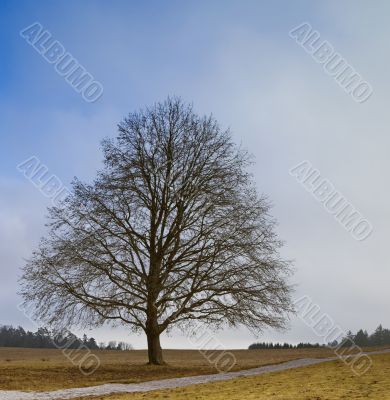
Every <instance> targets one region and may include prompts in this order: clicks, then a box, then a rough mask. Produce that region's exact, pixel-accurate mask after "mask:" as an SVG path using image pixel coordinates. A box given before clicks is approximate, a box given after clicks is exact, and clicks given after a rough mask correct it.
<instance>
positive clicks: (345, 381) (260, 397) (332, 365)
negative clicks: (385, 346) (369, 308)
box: [79, 354, 390, 400]
mask: <svg viewBox="0 0 390 400" xmlns="http://www.w3.org/2000/svg"><path fill="white" fill-rule="evenodd" d="M372 360H373V366H372V367H371V369H370V370H369V371H368V372H367V373H366V374H364V375H363V376H361V377H358V376H356V375H355V374H354V373H353V372H352V371H351V369H350V368H349V367H348V366H346V365H345V364H344V363H343V362H342V361H335V362H327V363H323V364H319V365H316V366H309V367H304V368H298V369H295V370H288V371H284V372H275V373H270V374H266V375H261V376H257V377H250V378H239V379H235V380H231V381H226V382H215V383H209V384H205V385H194V386H188V387H186V388H179V389H173V390H172V389H169V390H161V391H155V392H149V393H134V394H122V395H111V396H103V397H94V400H145V399H154V400H162V399H164V400H166V399H168V400H169V399H170V400H226V399H229V400H270V399H271V400H360V399H371V400H389V399H390V354H385V355H374V356H372ZM79 400H87V399H86V398H84V399H79Z"/></svg>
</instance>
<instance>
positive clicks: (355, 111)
mask: <svg viewBox="0 0 390 400" xmlns="http://www.w3.org/2000/svg"><path fill="white" fill-rule="evenodd" d="M389 11H390V5H389V3H388V2H387V1H380V0H377V1H375V2H368V1H359V0H358V1H352V0H342V1H318V2H313V1H294V2H290V1H287V0H285V1H281V0H276V1H250V0H249V1H238V0H237V1H231V0H227V1H225V0H224V1H222V0H220V1H218V0H214V1H203V0H197V1H185V2H183V1H164V2H160V1H144V2H135V1H115V0H114V1H110V2H108V1H90V0H84V1H82V2H81V1H72V0H71V1H66V2H65V1H62V2H60V1H18V2H15V1H5V0H0V52H1V58H0V149H1V157H0V221H1V223H0V256H1V258H0V276H1V279H0V324H12V325H22V326H24V327H25V328H28V329H35V325H34V323H33V321H30V320H29V319H28V318H27V317H26V316H25V315H23V313H21V312H20V311H19V310H18V309H17V305H18V304H19V303H20V301H21V299H20V297H19V296H18V294H17V292H18V289H19V285H18V278H19V277H20V274H21V267H22V266H23V264H24V260H25V259H26V258H28V257H29V256H30V255H31V252H32V251H33V249H34V248H36V246H37V244H38V242H39V239H40V237H41V236H42V235H44V234H45V232H46V228H45V222H46V208H47V207H48V206H50V205H51V201H52V200H51V198H50V197H48V196H45V195H44V194H43V193H42V190H40V188H39V187H37V185H34V184H33V183H32V182H31V181H30V180H29V179H26V177H25V176H24V175H23V173H21V172H20V171H19V170H18V168H17V166H18V165H19V164H20V163H22V162H23V161H25V160H26V159H29V158H31V157H35V159H38V160H39V162H40V163H42V165H45V166H46V167H47V169H48V171H47V176H48V177H53V176H54V177H56V179H58V181H59V182H61V185H63V187H64V188H67V187H69V185H70V182H71V181H72V179H73V177H75V176H77V177H78V178H80V179H82V180H85V181H89V180H91V179H93V176H94V173H95V171H96V170H97V169H98V168H100V167H101V162H102V154H101V151H100V141H101V140H102V139H103V138H105V137H114V136H115V135H116V133H117V132H116V129H117V128H116V126H117V124H118V123H119V122H120V121H121V119H122V118H123V117H125V116H126V115H127V114H128V113H129V112H133V111H135V110H138V109H139V108H142V107H144V106H148V105H151V104H153V103H155V102H156V101H161V100H164V99H165V98H166V97H167V96H169V95H171V96H172V95H176V96H180V97H182V99H183V100H185V101H187V102H191V103H193V105H194V109H195V111H196V112H198V113H199V114H210V113H213V115H214V116H215V118H216V119H217V120H218V121H219V122H220V124H221V125H222V126H223V127H225V128H230V129H231V131H232V133H233V138H234V140H235V141H236V142H237V143H241V144H242V146H243V147H245V148H247V149H248V150H249V151H250V152H251V153H252V154H253V155H254V156H255V160H256V163H255V165H254V166H253V167H252V172H253V174H254V178H255V180H256V186H257V188H258V191H259V192H260V193H264V194H266V195H267V196H268V197H269V199H270V200H271V201H272V204H273V209H272V215H273V216H274V217H275V218H276V219H277V220H278V227H277V231H278V234H279V236H280V237H281V239H282V240H283V241H284V242H285V246H284V247H283V249H282V255H283V257H285V258H288V259H291V260H293V261H294V275H293V276H292V278H291V283H292V284H294V285H295V293H294V298H296V299H299V298H301V297H302V296H308V298H310V299H311V301H312V302H313V304H316V305H318V307H319V308H320V313H321V315H328V316H329V318H331V320H332V321H334V324H336V325H338V326H341V327H342V328H343V329H351V330H352V331H357V330H358V329H360V328H364V329H367V330H369V331H372V330H374V329H375V328H376V326H377V325H379V324H380V323H382V324H383V325H384V326H386V327H390V315H389V313H388V305H389V300H390V292H389V290H388V282H389V280H390V268H389V261H388V259H389V255H388V253H389V252H388V240H389V228H388V227H389V222H390V211H389V207H388V203H389V199H390V190H389V188H388V181H389V177H390V176H389V175H390V172H389V171H390V168H389V167H390V158H389V157H388V152H389V148H390V137H389V132H388V129H389V128H388V127H389V126H390V124H389V119H390V113H389V112H388V110H387V109H386V107H387V105H388V93H389V91H390V78H389V75H388V65H389V61H390V52H389V50H390V43H389V41H388V37H389V33H390V26H389V24H388V15H389ZM34 23H38V24H40V26H42V27H43V29H44V30H46V31H48V32H49V34H50V37H51V38H52V40H53V41H54V40H56V41H58V42H59V43H60V44H61V45H62V47H63V48H64V49H66V51H67V52H68V53H69V54H71V55H72V56H73V57H74V59H76V60H77V61H78V63H79V65H82V66H83V67H84V68H85V70H86V71H87V72H88V73H89V74H90V75H91V76H93V78H94V79H95V80H96V81H97V82H99V83H100V84H101V87H102V89H103V93H102V95H101V97H100V98H98V99H97V100H96V101H94V102H88V101H85V98H84V97H83V95H82V93H79V92H77V91H76V90H74V88H73V87H72V86H71V85H70V84H69V83H68V82H67V81H66V79H65V78H64V76H61V75H59V74H58V73H57V71H56V69H55V66H54V65H53V64H51V63H49V62H48V61H47V60H46V59H45V58H44V57H43V56H42V55H41V54H40V53H39V52H38V51H36V49H35V48H34V46H33V45H31V44H30V43H29V42H28V40H26V39H25V38H24V37H22V35H21V34H20V32H21V31H24V30H25V29H26V28H27V27H29V26H31V25H32V24H34ZM303 23H307V24H310V26H311V27H312V30H313V31H316V32H318V33H319V35H320V38H321V42H322V41H327V42H329V43H330V44H331V45H332V47H333V48H334V49H335V51H337V52H338V54H340V55H341V56H342V58H343V59H344V60H347V62H348V65H350V66H351V67H352V68H353V70H354V71H357V73H358V74H359V76H360V77H362V79H363V80H364V81H365V82H368V83H369V85H370V87H372V94H371V96H370V97H369V98H368V99H367V100H366V101H364V102H357V101H355V100H354V98H353V96H351V94H348V93H347V92H346V90H344V89H343V88H342V87H340V85H339V84H338V83H337V82H336V81H335V78H334V77H332V76H330V75H329V74H327V73H326V71H325V70H324V68H323V65H321V63H319V62H316V61H315V60H314V59H313V56H312V54H309V53H310V52H309V51H308V50H305V49H304V48H303V47H302V46H301V45H300V44H299V43H297V41H296V40H295V39H294V38H292V37H291V35H289V32H290V31H291V30H293V29H294V28H295V27H297V26H299V25H301V24H303ZM305 160H307V162H308V163H310V165H311V166H312V168H314V169H316V170H318V171H319V173H320V175H321V177H323V178H326V179H327V180H328V181H329V182H331V184H332V186H333V187H334V188H335V189H336V190H337V191H338V192H340V193H342V194H343V196H345V198H346V199H348V202H349V203H350V204H351V205H353V207H354V208H356V209H357V210H359V212H360V213H361V215H362V216H363V217H364V218H365V219H366V220H367V221H369V223H370V224H371V226H372V228H373V231H372V233H371V235H369V236H368V237H367V238H366V239H365V240H360V241H358V240H355V238H354V237H353V235H351V232H348V230H347V229H345V227H343V226H342V224H340V223H339V222H338V221H337V220H336V219H335V217H334V216H333V215H331V214H330V213H329V212H328V211H327V210H326V209H325V208H324V205H323V204H322V203H321V202H320V201H319V200H318V199H317V198H316V197H315V196H314V195H313V193H311V192H310V191H309V190H307V189H306V188H305V187H304V186H303V185H302V184H301V183H300V182H299V181H298V179H297V178H296V177H294V176H292V174H291V173H290V172H289V171H290V170H291V168H292V167H294V166H296V165H297V164H299V163H301V162H303V161H305ZM38 186H39V185H38ZM75 332H76V333H78V331H77V330H75ZM86 333H87V334H88V335H93V336H94V337H95V338H96V339H97V340H98V341H103V340H104V341H108V340H111V339H112V340H125V341H127V342H130V343H132V344H133V345H134V346H135V348H145V347H146V341H145V338H144V336H143V335H140V336H137V335H134V334H130V333H129V330H128V329H126V327H115V328H111V327H102V328H99V329H97V330H93V331H87V332H86ZM216 338H217V339H218V340H219V341H220V342H221V343H222V344H223V345H224V346H226V347H228V348H246V347H247V346H248V345H249V344H250V343H252V342H253V341H255V340H261V341H271V340H272V341H288V342H291V343H297V342H299V341H311V342H317V341H321V338H319V336H318V334H317V333H316V331H315V330H314V329H313V328H312V327H311V326H310V324H308V322H307V321H303V320H302V318H300V317H299V315H297V316H294V317H291V320H290V321H289V329H288V330H286V331H284V332H278V331H274V330H265V331H264V332H263V334H262V335H261V336H260V337H257V338H256V337H254V335H253V333H251V332H249V331H248V330H247V329H246V328H239V329H234V330H233V329H225V330H222V331H220V332H218V333H217V334H216ZM162 345H163V347H165V348H189V347H194V345H193V344H192V343H191V342H190V341H188V339H187V338H186V336H185V334H183V333H180V332H177V331H174V332H172V334H171V335H170V336H166V335H164V337H163V338H162Z"/></svg>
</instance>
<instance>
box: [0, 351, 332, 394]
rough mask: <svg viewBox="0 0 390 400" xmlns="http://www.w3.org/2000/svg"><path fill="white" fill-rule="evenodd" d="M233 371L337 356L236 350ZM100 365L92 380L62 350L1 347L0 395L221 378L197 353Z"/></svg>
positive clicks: (140, 356) (111, 355) (115, 356)
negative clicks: (155, 362)
mask: <svg viewBox="0 0 390 400" xmlns="http://www.w3.org/2000/svg"><path fill="white" fill-rule="evenodd" d="M232 353H233V354H234V355H235V357H236V359H237V364H236V365H235V367H234V368H233V370H239V369H247V368H253V367H257V366H262V365H267V364H277V363H281V362H284V361H289V360H294V359H298V358H320V357H329V356H333V355H334V354H333V353H332V351H331V350H329V349H302V350H296V349H292V350H237V351H232ZM94 354H96V356H97V357H98V358H99V359H100V361H101V366H100V367H99V368H98V369H97V370H96V371H95V372H94V373H93V374H91V375H89V376H84V375H83V374H81V372H80V370H79V368H78V366H77V365H72V363H71V362H70V361H69V360H67V358H66V357H65V356H64V355H63V354H62V352H61V350H54V349H53V350H42V349H13V348H0V390H34V391H43V390H55V389H62V388H74V387H85V386H93V385H100V384H104V383H137V382H143V381H148V380H155V379H164V378H172V377H180V376H191V375H201V374H212V373H216V372H217V371H216V370H215V368H214V366H213V365H210V363H209V362H208V361H207V360H206V359H205V358H204V357H203V356H202V354H201V353H199V352H198V351H196V350H165V351H164V357H165V360H166V361H167V365H166V366H163V367H158V366H157V367H153V366H148V365H146V362H147V352H146V351H143V350H134V351H125V352H120V351H106V350H104V351H95V352H94Z"/></svg>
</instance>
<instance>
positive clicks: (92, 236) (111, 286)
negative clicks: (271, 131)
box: [21, 98, 292, 364]
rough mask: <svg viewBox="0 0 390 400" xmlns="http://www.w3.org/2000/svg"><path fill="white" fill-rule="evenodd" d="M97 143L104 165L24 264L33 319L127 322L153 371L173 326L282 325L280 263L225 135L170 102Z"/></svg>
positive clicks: (286, 289)
mask: <svg viewBox="0 0 390 400" xmlns="http://www.w3.org/2000/svg"><path fill="white" fill-rule="evenodd" d="M102 147H103V152H104V161H105V164H104V168H103V169H102V170H101V171H99V172H98V174H97V177H96V179H95V181H94V182H93V183H92V184H86V183H82V182H80V181H79V180H77V179H76V180H75V181H74V182H73V191H72V194H71V195H70V196H69V197H68V198H67V199H66V200H65V201H64V203H63V204H62V205H61V206H59V207H54V208H51V209H50V210H49V217H50V221H49V234H48V235H47V237H46V238H44V239H42V241H41V244H40V246H39V248H38V250H37V251H35V252H34V254H33V256H32V257H31V259H30V260H29V261H28V262H27V264H26V266H25V267H24V271H23V277H22V279H21V281H22V290H21V292H22V295H23V296H24V299H25V301H26V302H27V303H32V304H34V306H35V309H36V316H37V317H38V316H39V318H41V319H43V320H46V321H47V322H48V323H51V324H57V325H58V324H60V323H62V324H67V325H72V324H73V325H77V324H78V325H89V326H97V325H101V324H104V323H107V322H112V323H114V322H115V321H117V322H118V321H119V322H120V323H123V324H128V326H129V327H131V328H132V329H133V330H134V331H144V332H145V334H146V336H147V342H148V353H149V362H150V363H152V364H162V363H163V357H162V350H161V346H160V335H161V333H162V332H164V331H166V330H167V329H169V328H170V327H172V326H174V325H175V326H179V327H181V328H183V327H185V326H186V324H188V323H191V321H192V322H194V320H201V321H204V322H206V323H208V324H210V325H212V326H214V327H215V328H218V327H220V326H221V325H223V324H226V325H229V326H238V325H244V326H248V327H251V328H254V329H259V330H261V329H262V328H263V327H268V326H270V327H277V328H281V327H283V326H284V324H285V321H286V316H287V314H288V313H289V311H291V308H292V307H291V300H290V286H289V285H288V284H287V283H286V282H287V276H288V274H289V273H290V265H289V262H287V261H285V260H283V259H282V258H281V257H280V255H279V252H278V251H279V247H280V246H281V243H280V241H279V240H278V238H277V236H276V234H275V229H274V226H275V222H274V220H273V218H271V217H270V215H269V209H270V206H269V203H268V201H267V200H266V198H264V197H261V196H258V194H257V192H256V189H255V187H254V183H253V179H252V176H251V174H250V173H248V166H249V164H250V162H251V160H250V157H249V155H248V153H247V152H246V151H244V150H242V149H241V148H240V147H238V146H236V145H235V144H234V143H233V141H232V139H231V136H230V133H229V132H228V131H223V130H221V128H220V126H219V125H218V123H217V122H216V121H215V119H214V118H213V117H199V116H198V115H196V114H195V113H194V111H193V109H192V107H191V106H189V105H186V104H184V103H183V102H182V101H181V100H180V99H176V98H174V99H168V100H166V101H165V102H163V103H159V104H157V105H155V106H153V107H151V108H148V109H146V110H144V111H140V112H137V113H133V114H130V115H129V116H128V118H126V119H124V121H123V122H122V123H120V124H119V136H118V137H117V138H116V139H115V140H105V141H103V144H102Z"/></svg>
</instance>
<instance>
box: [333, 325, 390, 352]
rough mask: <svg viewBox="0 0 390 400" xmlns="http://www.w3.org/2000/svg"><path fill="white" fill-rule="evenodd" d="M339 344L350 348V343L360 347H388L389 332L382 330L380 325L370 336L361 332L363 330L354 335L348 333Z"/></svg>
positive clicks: (389, 343) (389, 342) (389, 341)
mask: <svg viewBox="0 0 390 400" xmlns="http://www.w3.org/2000/svg"><path fill="white" fill-rule="evenodd" d="M341 342H344V346H351V345H352V342H353V343H354V344H356V345H358V346H360V347H370V346H387V345H390V330H389V329H384V328H383V326H382V325H379V326H378V328H376V329H375V331H374V332H373V333H372V334H371V335H369V334H368V333H367V331H366V330H364V331H363V329H360V330H359V331H357V333H356V334H353V333H352V332H351V331H349V332H348V333H347V336H346V337H345V338H344V339H343V341H341ZM334 344H336V343H335V342H333V343H330V345H332V346H333V345H334Z"/></svg>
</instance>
